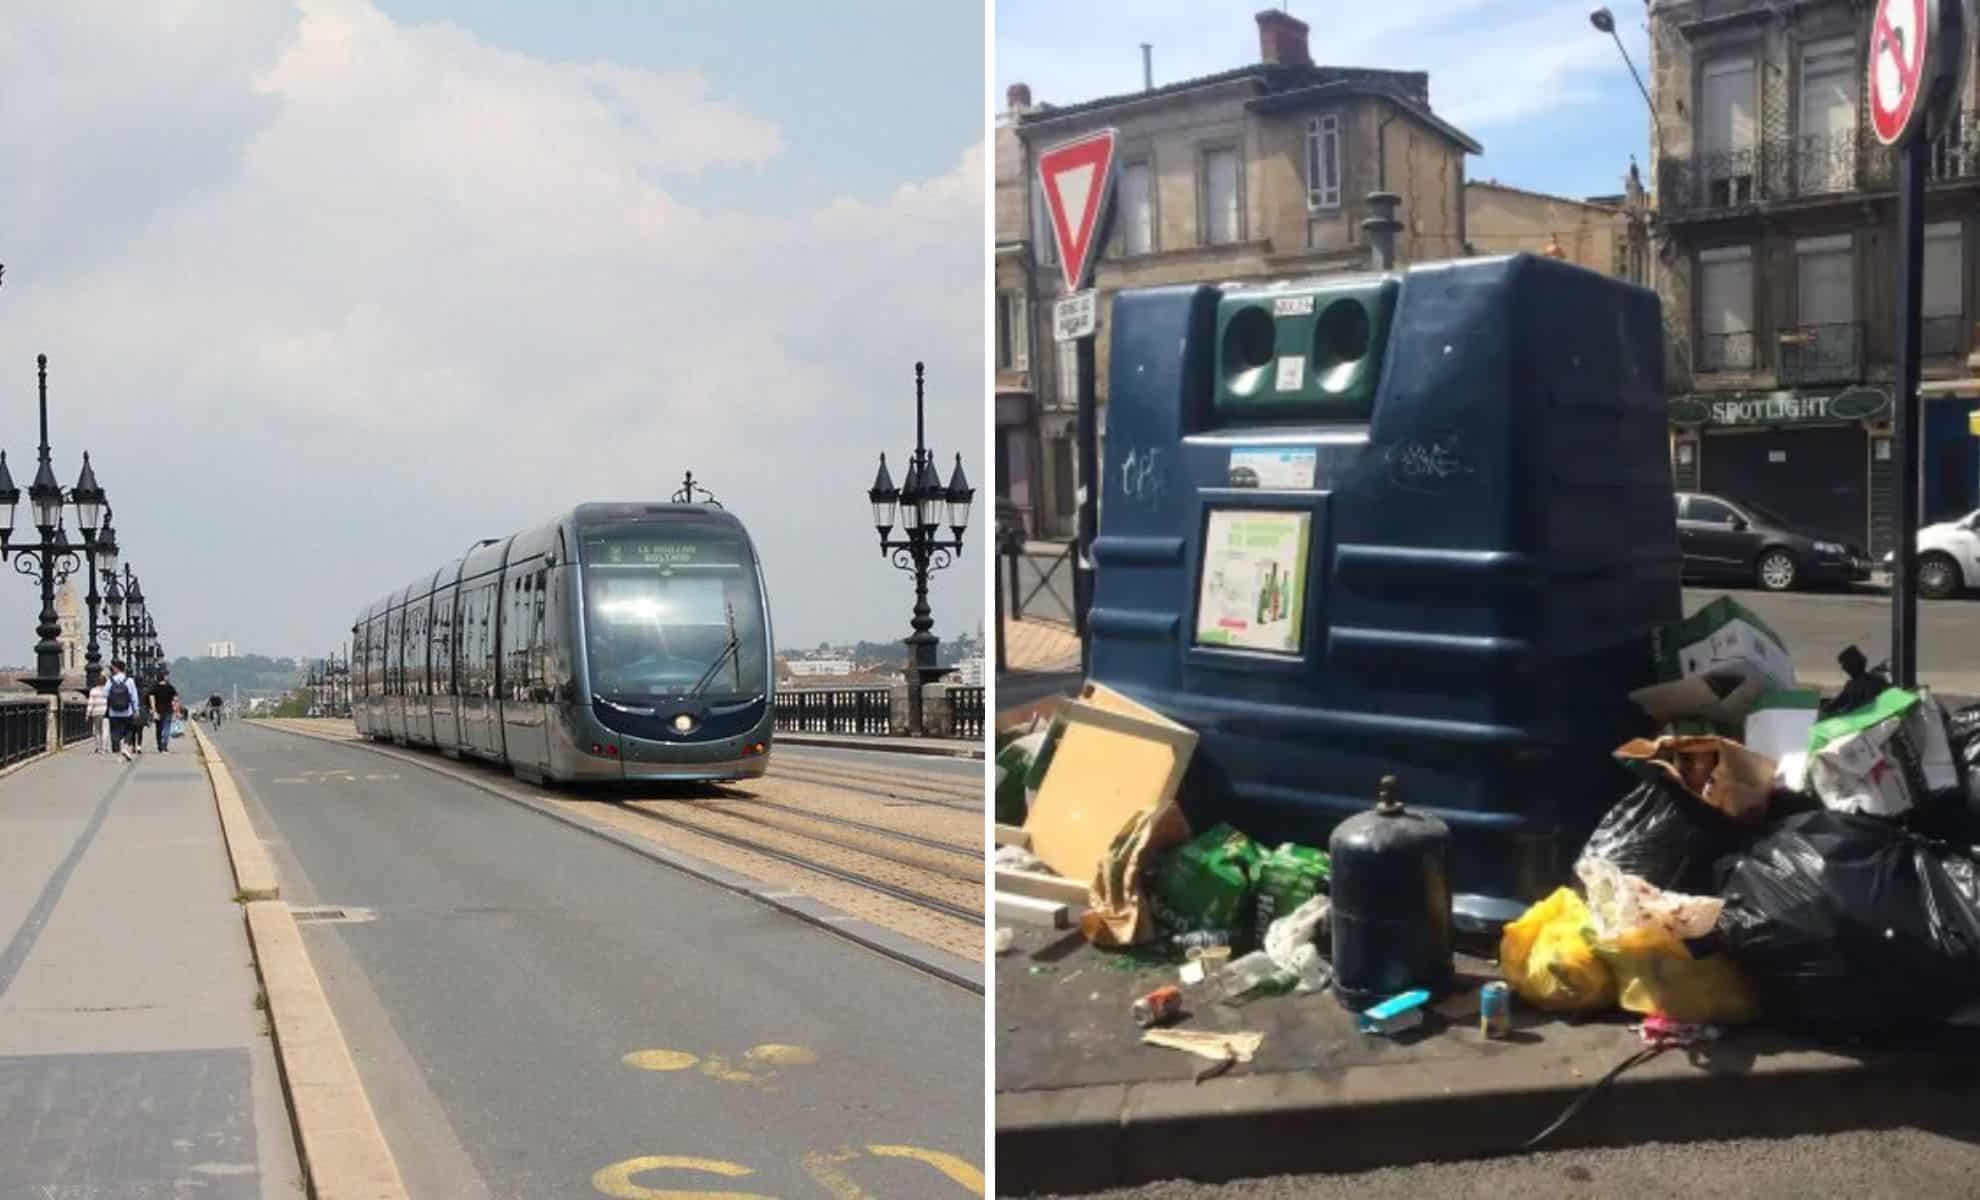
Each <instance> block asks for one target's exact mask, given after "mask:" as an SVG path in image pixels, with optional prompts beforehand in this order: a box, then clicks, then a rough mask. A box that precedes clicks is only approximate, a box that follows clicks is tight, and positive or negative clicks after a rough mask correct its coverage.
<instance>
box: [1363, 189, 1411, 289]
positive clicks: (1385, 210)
mask: <svg viewBox="0 0 1980 1200" xmlns="http://www.w3.org/2000/svg"><path fill="white" fill-rule="evenodd" d="M1401 202H1402V197H1401V196H1398V195H1396V194H1395V193H1393V192H1370V193H1368V212H1369V215H1368V216H1367V217H1365V218H1363V219H1362V222H1361V228H1362V231H1363V232H1365V233H1366V234H1367V235H1368V250H1369V255H1370V258H1371V260H1372V262H1373V264H1374V267H1375V269H1376V270H1377V271H1389V270H1393V269H1394V268H1395V265H1396V233H1397V231H1399V230H1400V229H1402V227H1403V224H1402V222H1401V221H1398V220H1396V205H1397V204H1400V203H1401Z"/></svg>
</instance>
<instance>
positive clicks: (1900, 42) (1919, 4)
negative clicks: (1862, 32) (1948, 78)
mask: <svg viewBox="0 0 1980 1200" xmlns="http://www.w3.org/2000/svg"><path fill="white" fill-rule="evenodd" d="M1926 3H1927V0H1877V11H1876V13H1875V14H1874V15H1873V16H1872V17H1871V21H1870V128H1871V130H1872V131H1873V132H1874V133H1876V135H1877V140H1878V141H1880V142H1882V143H1883V144H1884V145H1886V146H1895V145H1896V144H1897V143H1899V142H1901V141H1903V140H1904V139H1905V138H1906V137H1907V136H1909V135H1910V133H1911V131H1912V130H1913V129H1914V128H1915V127H1916V126H1917V123H1918V118H1919V117H1920V116H1921V115H1922V114H1923V113H1924V107H1923V106H1922V105H1921V104H1920V102H1919V101H1920V97H1921V96H1922V94H1923V93H1924V91H1925V85H1926V83H1927V82H1928V81H1927V79H1926V78H1925V73H1926V70H1927V65H1928V63H1929V62H1930V60H1929V59H1928V58H1927V57H1926V55H1927V51H1928V50H1930V47H1929V46H1927V45H1926V42H1927V41H1928V40H1929V39H1930V38H1931V29H1930V27H1929V26H1928V24H1927V22H1926V17H1927V15H1928V14H1927V12H1926Z"/></svg>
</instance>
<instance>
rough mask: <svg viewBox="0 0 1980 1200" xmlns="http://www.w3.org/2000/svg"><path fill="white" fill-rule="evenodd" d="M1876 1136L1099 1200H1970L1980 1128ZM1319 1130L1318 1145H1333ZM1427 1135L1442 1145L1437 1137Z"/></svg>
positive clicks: (1589, 1153) (1174, 1190) (1519, 1160)
mask: <svg viewBox="0 0 1980 1200" xmlns="http://www.w3.org/2000/svg"><path fill="white" fill-rule="evenodd" d="M1955 1125H1956V1126H1963V1127H1955V1128H1953V1129H1951V1130H1950V1131H1949V1132H1946V1133H1933V1132H1924V1131H1921V1130H1917V1129H1898V1130H1876V1131H1865V1132H1860V1133H1845V1134H1836V1135H1833V1136H1828V1137H1793V1138H1781V1139H1777V1140H1766V1139H1745V1140H1738V1141H1724V1142H1691V1143H1686V1144H1682V1145H1673V1144H1669V1143H1651V1144H1648V1145H1643V1146H1630V1147H1625V1148H1622V1149H1615V1150H1558V1151H1553V1152H1550V1153H1543V1154H1527V1155H1520V1156H1516V1157H1509V1158H1500V1159H1492V1160H1488V1161H1480V1162H1464V1163H1439V1164H1435V1165H1431V1166H1421V1167H1391V1168H1387V1169H1384V1170H1380V1171H1370V1172H1367V1173H1364V1174H1359V1175H1298V1176H1278V1177H1275V1178H1270V1179H1253V1180H1242V1181H1239V1182H1235V1183H1228V1184H1222V1185H1207V1184H1198V1183H1190V1182H1187V1181H1184V1180H1171V1181H1169V1182H1167V1183H1157V1184H1149V1185H1148V1186H1146V1187H1139V1188H1132V1189H1127V1190H1121V1191H1108V1192H1096V1193H1093V1194H1092V1195H1093V1196H1094V1197H1095V1200H1099V1198H1101V1197H1105V1198H1106V1200H1295V1198H1298V1200H1422V1197H1426V1196H1435V1197H1437V1198H1438V1200H1471V1198H1476V1200H1502V1198H1505V1197H1513V1198H1516V1200H1595V1198H1597V1197H1627V1198H1628V1200H1661V1198H1665V1197H1668V1198H1669V1200H1697V1198H1698V1197H1703V1196H1809V1197H1847V1198H1848V1200H1883V1198H1889V1200H1900V1198H1904V1200H1910V1198H1913V1197H1938V1196H1946V1197H1952V1196H1970V1195H1972V1194H1973V1180H1974V1178H1975V1177H1976V1176H1980V1146H1976V1142H1980V1128H1976V1127H1975V1123H1974V1122H1973V1121H1972V1120H1971V1119H1970V1118H1969V1119H1966V1120H1964V1121H1959V1122H1955ZM1326 1135H1327V1133H1326V1130H1324V1129H1316V1130H1314V1131H1313V1136H1314V1137H1325V1136H1326ZM1426 1136H1434V1135H1432V1134H1429V1133H1426Z"/></svg>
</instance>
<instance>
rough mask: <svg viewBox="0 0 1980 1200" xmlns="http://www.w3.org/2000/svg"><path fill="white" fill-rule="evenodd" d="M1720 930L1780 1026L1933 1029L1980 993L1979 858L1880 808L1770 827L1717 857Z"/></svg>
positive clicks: (1852, 1030) (1844, 1030) (1808, 816)
mask: <svg viewBox="0 0 1980 1200" xmlns="http://www.w3.org/2000/svg"><path fill="white" fill-rule="evenodd" d="M1719 867H1720V871H1719V873H1720V876H1721V883H1720V887H1719V894H1720V895H1721V896H1723V897H1724V898H1725V902H1726V905H1725V909H1724V911H1723V912H1722V913H1721V914H1720V917H1719V923H1718V927H1717V930H1716V932H1717V933H1718V934H1719V935H1720V937H1721V939H1722V941H1723V944H1724V946H1725V948H1726V951H1727V953H1729V954H1731V955H1732V956H1733V958H1734V959H1735V961H1737V962H1738V963H1739V965H1740V966H1741V967H1742V968H1743V969H1744V970H1745V971H1746V973H1747V975H1748V976H1749V977H1750V978H1751V979H1752V980H1753V983H1754V984H1755V986H1756V987H1758V988H1759V990H1760V993H1761V996H1762V999H1763V1001H1764V1002H1765V1004H1766V1006H1767V1008H1768V1010H1769V1012H1770V1014H1771V1015H1772V1016H1774V1017H1775V1018H1776V1019H1779V1020H1781V1021H1784V1022H1787V1023H1791V1024H1796V1025H1801V1026H1804V1027H1807V1028H1810V1029H1813V1030H1817V1031H1822V1032H1828V1033H1837V1034H1866V1035H1867V1034H1881V1033H1889V1032H1893V1031H1897V1030H1901V1029H1906V1028H1910V1027H1916V1026H1919V1025H1922V1024H1931V1023H1935V1022H1937V1021H1940V1020H1942V1019H1944V1018H1945V1017H1947V1016H1949V1015H1951V1014H1952V1013H1953V1012H1954V1011H1956V1010H1957V1009H1959V1008H1962V1007H1965V1006H1967V1005H1969V1004H1971V1003H1972V1002H1974V1001H1975V1000H1976V999H1980V864H1976V863H1975V861H1974V859H1973V858H1972V857H1971V856H1970V855H1968V854H1966V853H1963V852H1961V851H1960V850H1958V849H1955V848H1954V847H1951V846H1948V845H1947V844H1945V843H1944V842H1940V841H1937V840H1935V839H1932V838H1928V837H1924V836H1922V835H1920V834H1916V833H1912V832H1910V831H1908V830H1906V829H1904V828H1903V827H1901V826H1899V825H1897V824H1894V823H1892V822H1890V821H1886V820H1883V819H1881V818H1878V817H1868V816H1859V815H1855V814H1850V813H1837V812H1828V811H1823V812H1813V813H1804V814H1801V815H1798V816H1793V817H1789V818H1787V819H1786V820H1783V821H1780V822H1777V823H1775V824H1774V825H1773V826H1771V827H1770V828H1769V830H1768V832H1767V833H1766V834H1765V835H1764V836H1762V837H1761V838H1760V839H1758V840H1757V841H1756V842H1754V843H1753V845H1752V846H1750V847H1748V848H1747V849H1746V850H1745V851H1744V852H1742V853H1739V854H1735V855H1730V856H1728V857H1727V859H1726V860H1725V861H1724V862H1722V863H1720V864H1719Z"/></svg>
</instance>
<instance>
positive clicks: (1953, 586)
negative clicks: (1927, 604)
mask: <svg viewBox="0 0 1980 1200" xmlns="http://www.w3.org/2000/svg"><path fill="white" fill-rule="evenodd" d="M1895 557H1896V556H1895V555H1892V554H1886V555H1884V568H1885V569H1886V570H1889V569H1890V568H1891V566H1892V564H1893V560H1894V559H1895ZM1961 591H1980V509H1975V510H1974V511H1973V512H1970V513H1967V514H1966V515H1965V516H1963V517H1961V518H1959V519H1958V520H1956V521H1940V522H1939V523H1938V524H1936V525H1927V526H1926V527H1925V528H1923V529H1921V530H1919V531H1918V594H1919V595H1921V596H1925V597H1927V598H1929V599H1933V600H1942V599H1945V598H1946V597H1948V596H1957V595H1959V594H1960V592H1961Z"/></svg>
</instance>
